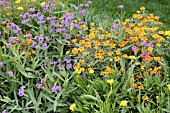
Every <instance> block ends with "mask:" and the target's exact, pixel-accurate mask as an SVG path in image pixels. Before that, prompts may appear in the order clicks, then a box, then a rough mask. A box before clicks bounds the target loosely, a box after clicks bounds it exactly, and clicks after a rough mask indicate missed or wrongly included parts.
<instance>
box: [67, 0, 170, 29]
mask: <svg viewBox="0 0 170 113" xmlns="http://www.w3.org/2000/svg"><path fill="white" fill-rule="evenodd" d="M91 1H92V2H93V4H92V6H91V7H92V8H94V9H95V10H94V13H95V14H96V15H98V14H100V15H101V16H102V17H103V16H109V17H110V18H115V13H116V12H117V11H118V10H119V9H118V8H117V6H118V5H120V4H122V5H124V9H123V10H124V11H126V16H125V18H129V17H131V16H132V14H134V13H136V11H137V10H139V8H140V7H141V6H144V7H145V8H146V10H148V11H149V12H150V13H153V14H155V15H157V16H160V21H161V22H163V23H165V25H164V28H165V30H168V29H170V0H91ZM67 2H69V3H75V4H78V3H85V2H86V0H76V1H75V0H67ZM102 17H101V18H102Z"/></svg>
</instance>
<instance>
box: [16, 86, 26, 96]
mask: <svg viewBox="0 0 170 113" xmlns="http://www.w3.org/2000/svg"><path fill="white" fill-rule="evenodd" d="M24 88H25V86H21V87H20V89H19V92H18V95H19V96H20V97H21V96H23V95H24V91H25V90H24Z"/></svg>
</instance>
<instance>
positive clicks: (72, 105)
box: [70, 103, 76, 112]
mask: <svg viewBox="0 0 170 113" xmlns="http://www.w3.org/2000/svg"><path fill="white" fill-rule="evenodd" d="M75 108H76V104H75V103H73V104H71V105H70V110H71V112H74V111H75Z"/></svg>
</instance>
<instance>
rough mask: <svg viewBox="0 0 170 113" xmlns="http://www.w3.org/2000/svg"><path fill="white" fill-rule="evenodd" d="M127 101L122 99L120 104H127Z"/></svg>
mask: <svg viewBox="0 0 170 113" xmlns="http://www.w3.org/2000/svg"><path fill="white" fill-rule="evenodd" d="M127 103H128V101H126V100H123V101H121V102H120V106H127Z"/></svg>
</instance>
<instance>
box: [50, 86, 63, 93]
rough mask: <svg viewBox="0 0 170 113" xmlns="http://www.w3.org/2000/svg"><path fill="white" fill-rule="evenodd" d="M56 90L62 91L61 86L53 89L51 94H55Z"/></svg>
mask: <svg viewBox="0 0 170 113" xmlns="http://www.w3.org/2000/svg"><path fill="white" fill-rule="evenodd" d="M56 90H58V91H61V87H60V86H54V87H52V88H51V92H52V93H54V92H55V91H56Z"/></svg>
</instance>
